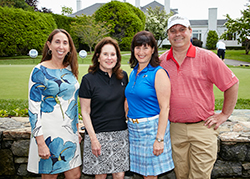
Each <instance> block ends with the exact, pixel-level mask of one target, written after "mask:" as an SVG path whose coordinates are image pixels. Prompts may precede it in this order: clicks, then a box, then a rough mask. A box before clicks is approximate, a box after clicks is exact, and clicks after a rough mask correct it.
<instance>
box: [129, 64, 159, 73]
mask: <svg viewBox="0 0 250 179" xmlns="http://www.w3.org/2000/svg"><path fill="white" fill-rule="evenodd" d="M138 67H139V63H137V65H136V66H135V67H134V69H135V70H136V71H137V70H138ZM148 70H154V67H153V66H152V65H150V63H148V65H147V66H146V67H145V68H144V69H143V70H142V71H143V72H144V71H148Z"/></svg>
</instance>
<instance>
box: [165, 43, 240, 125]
mask: <svg viewBox="0 0 250 179" xmlns="http://www.w3.org/2000/svg"><path fill="white" fill-rule="evenodd" d="M160 60H161V66H162V67H163V68H165V69H166V70H167V71H168V73H169V75H170V80H171V98H170V113H169V120H170V121H171V122H180V123H186V122H198V121H201V120H206V119H207V118H208V117H209V116H211V115H213V114H214V93H213V84H215V85H216V86H217V87H218V88H219V89H220V90H221V91H225V90H227V89H229V88H230V87H231V86H233V85H234V84H235V83H236V82H238V78H237V77H236V76H235V75H234V74H233V72H232V71H231V70H230V69H229V68H228V67H227V66H226V65H225V64H224V62H223V61H222V60H220V59H219V57H218V56H217V55H216V54H215V53H213V52H211V51H208V50H205V49H202V48H198V47H195V46H193V45H192V44H190V47H189V49H188V52H187V54H186V57H185V59H184V61H183V63H182V64H181V65H179V64H178V62H177V61H176V60H175V59H174V57H173V51H172V48H171V49H170V50H168V51H166V52H165V53H164V54H162V55H161V56H160Z"/></svg>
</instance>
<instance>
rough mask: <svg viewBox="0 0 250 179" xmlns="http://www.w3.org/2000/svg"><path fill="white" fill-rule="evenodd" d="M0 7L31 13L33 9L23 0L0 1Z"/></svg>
mask: <svg viewBox="0 0 250 179" xmlns="http://www.w3.org/2000/svg"><path fill="white" fill-rule="evenodd" d="M0 5H1V6H2V7H4V6H8V7H14V8H21V9H23V10H28V11H33V7H31V6H29V5H28V4H27V3H26V2H25V1H24V0H1V2H0Z"/></svg>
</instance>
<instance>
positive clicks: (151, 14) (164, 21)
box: [145, 6, 173, 46]
mask: <svg viewBox="0 0 250 179" xmlns="http://www.w3.org/2000/svg"><path fill="white" fill-rule="evenodd" d="M172 15H173V12H170V13H169V14H166V11H165V10H161V9H160V7H158V6H157V7H156V8H154V9H152V8H151V7H149V8H148V9H147V14H146V24H145V30H147V31H150V32H152V33H153V34H154V37H155V39H156V40H157V44H158V46H160V45H161V44H162V42H163V40H164V39H166V38H167V36H168V35H167V25H168V18H169V17H170V16H172Z"/></svg>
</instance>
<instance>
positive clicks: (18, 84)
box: [0, 64, 250, 99]
mask: <svg viewBox="0 0 250 179" xmlns="http://www.w3.org/2000/svg"><path fill="white" fill-rule="evenodd" d="M88 66H89V65H85V64H83V65H80V66H79V79H78V81H79V82H81V78H82V76H83V75H84V74H86V73H87V70H88ZM33 67H34V65H0V76H1V78H0V84H1V88H0V99H27V97H28V80H29V75H30V72H31V70H32V68H33ZM122 68H123V70H124V71H126V72H127V73H128V74H130V72H131V70H132V69H131V68H130V66H129V65H128V64H123V65H122ZM231 70H232V71H233V72H234V73H235V75H236V76H237V77H238V78H239V79H240V87H239V96H238V97H239V98H242V99H250V93H249V89H250V80H249V76H250V68H240V67H239V68H231ZM215 98H216V99H222V98H223V93H222V92H220V91H219V90H218V89H217V88H215Z"/></svg>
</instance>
